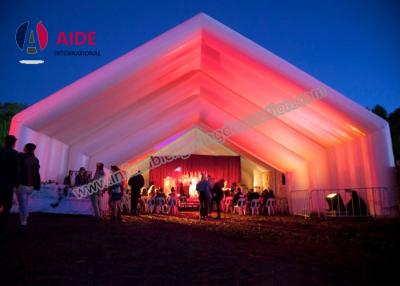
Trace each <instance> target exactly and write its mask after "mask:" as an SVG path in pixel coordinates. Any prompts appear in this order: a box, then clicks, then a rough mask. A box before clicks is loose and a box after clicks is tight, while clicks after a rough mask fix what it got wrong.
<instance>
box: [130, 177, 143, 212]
mask: <svg viewBox="0 0 400 286" xmlns="http://www.w3.org/2000/svg"><path fill="white" fill-rule="evenodd" d="M128 185H129V186H130V187H131V213H132V214H133V215H138V214H139V213H138V209H137V203H138V200H139V198H140V190H141V189H142V188H143V186H144V178H143V176H142V174H141V172H140V171H137V172H136V173H135V174H134V175H133V176H132V177H130V178H129V181H128Z"/></svg>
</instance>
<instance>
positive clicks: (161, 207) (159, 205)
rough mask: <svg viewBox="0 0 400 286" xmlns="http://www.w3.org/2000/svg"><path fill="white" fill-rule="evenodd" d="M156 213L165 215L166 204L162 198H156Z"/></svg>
mask: <svg viewBox="0 0 400 286" xmlns="http://www.w3.org/2000/svg"><path fill="white" fill-rule="evenodd" d="M156 213H157V214H159V213H167V204H166V203H165V199H164V198H158V199H157V200H156Z"/></svg>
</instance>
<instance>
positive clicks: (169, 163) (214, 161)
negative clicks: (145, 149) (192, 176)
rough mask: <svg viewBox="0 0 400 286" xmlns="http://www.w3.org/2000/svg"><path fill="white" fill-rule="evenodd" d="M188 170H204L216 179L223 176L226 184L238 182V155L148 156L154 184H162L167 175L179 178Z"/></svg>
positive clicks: (239, 176)
mask: <svg viewBox="0 0 400 286" xmlns="http://www.w3.org/2000/svg"><path fill="white" fill-rule="evenodd" d="M155 166H156V167H155ZM178 168H179V170H177V169H178ZM188 172H204V173H207V174H208V175H210V176H211V177H212V178H215V180H217V181H218V180H219V179H222V178H224V179H225V180H226V181H228V186H230V185H231V183H233V182H237V183H240V181H241V167H240V156H205V155H191V156H190V157H189V158H185V157H183V158H176V157H173V156H156V157H152V158H150V181H153V182H154V184H155V185H156V186H163V184H164V178H165V177H167V176H170V177H173V178H179V177H180V176H181V174H183V173H188Z"/></svg>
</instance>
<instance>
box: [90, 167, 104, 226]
mask: <svg viewBox="0 0 400 286" xmlns="http://www.w3.org/2000/svg"><path fill="white" fill-rule="evenodd" d="M105 175H106V173H105V172H104V164H103V163H101V162H98V163H97V164H96V172H95V173H94V176H93V181H96V180H101V179H102V178H104V177H105ZM103 188H105V186H102V188H101V189H98V188H96V190H95V191H94V192H93V193H92V194H91V195H90V202H91V203H92V208H93V213H94V217H95V218H96V219H97V220H99V219H101V213H102V211H101V200H102V196H103Z"/></svg>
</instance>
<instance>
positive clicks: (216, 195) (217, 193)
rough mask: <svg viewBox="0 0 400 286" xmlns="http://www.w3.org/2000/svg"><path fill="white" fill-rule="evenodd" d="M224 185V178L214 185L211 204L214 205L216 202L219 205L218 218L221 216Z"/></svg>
mask: <svg viewBox="0 0 400 286" xmlns="http://www.w3.org/2000/svg"><path fill="white" fill-rule="evenodd" d="M223 186H224V179H221V180H219V181H218V182H216V183H215V184H214V186H213V198H212V203H211V206H212V205H213V203H214V202H215V204H216V205H217V218H218V219H219V218H221V208H220V206H221V200H222V197H223V196H224V192H223V191H222V187H223ZM211 209H212V208H211Z"/></svg>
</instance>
